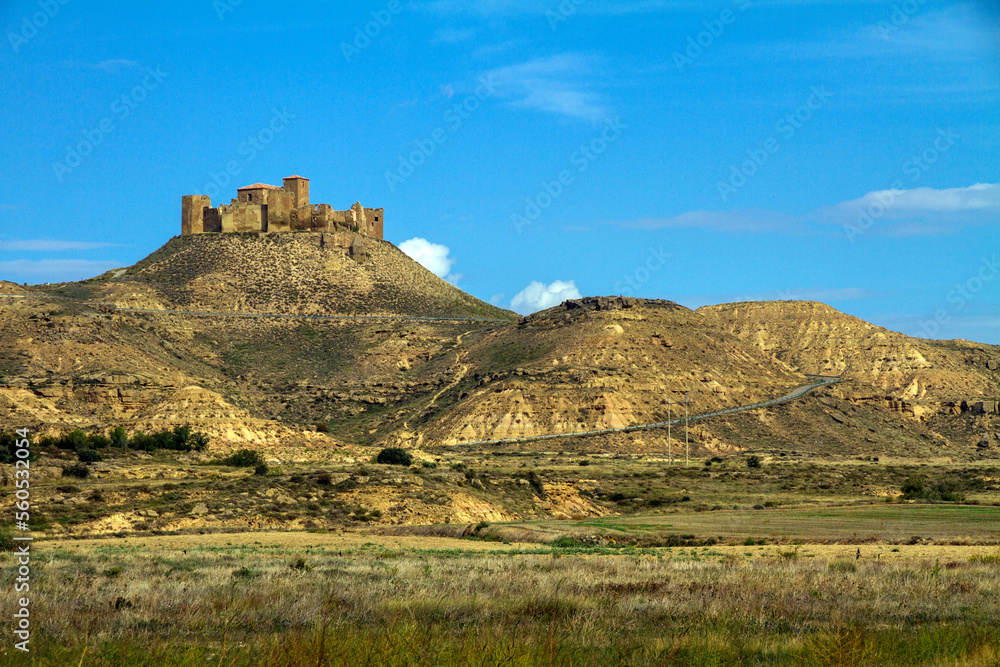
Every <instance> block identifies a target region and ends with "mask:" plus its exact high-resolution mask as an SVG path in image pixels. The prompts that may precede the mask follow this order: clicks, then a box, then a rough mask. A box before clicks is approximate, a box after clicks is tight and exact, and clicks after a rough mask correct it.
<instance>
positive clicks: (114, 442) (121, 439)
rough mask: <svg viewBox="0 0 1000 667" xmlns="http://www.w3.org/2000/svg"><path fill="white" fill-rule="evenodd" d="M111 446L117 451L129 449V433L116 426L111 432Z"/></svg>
mask: <svg viewBox="0 0 1000 667" xmlns="http://www.w3.org/2000/svg"><path fill="white" fill-rule="evenodd" d="M111 446H112V447H115V448H117V449H125V448H126V447H128V433H127V432H126V431H125V429H123V428H122V427H121V426H115V428H114V430H113V431H111Z"/></svg>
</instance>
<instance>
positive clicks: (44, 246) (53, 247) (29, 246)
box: [0, 239, 117, 252]
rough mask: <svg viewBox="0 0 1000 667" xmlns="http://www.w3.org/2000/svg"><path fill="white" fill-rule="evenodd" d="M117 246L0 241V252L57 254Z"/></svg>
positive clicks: (61, 242)
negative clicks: (65, 251)
mask: <svg viewBox="0 0 1000 667" xmlns="http://www.w3.org/2000/svg"><path fill="white" fill-rule="evenodd" d="M114 245H117V244H115V243H87V242H84V241H52V240H49V239H25V240H22V241H0V250H6V251H8V252H14V251H22V252H25V251H27V252H35V251H38V252H58V251H60V250H95V249H97V248H108V247H110V246H114Z"/></svg>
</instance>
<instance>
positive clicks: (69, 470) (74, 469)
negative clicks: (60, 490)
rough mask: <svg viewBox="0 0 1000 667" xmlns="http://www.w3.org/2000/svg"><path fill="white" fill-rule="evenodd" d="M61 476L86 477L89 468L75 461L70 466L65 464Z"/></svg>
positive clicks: (88, 475) (88, 473)
mask: <svg viewBox="0 0 1000 667" xmlns="http://www.w3.org/2000/svg"><path fill="white" fill-rule="evenodd" d="M62 476H63V477H79V478H80V479H86V478H87V477H90V468H88V467H87V466H85V465H83V464H82V463H76V464H74V465H71V466H65V467H64V468H63V469H62Z"/></svg>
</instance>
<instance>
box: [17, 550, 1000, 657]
mask: <svg viewBox="0 0 1000 667" xmlns="http://www.w3.org/2000/svg"><path fill="white" fill-rule="evenodd" d="M213 537H215V538H216V539H215V540H211V541H206V542H204V543H202V544H201V545H200V546H199V545H198V542H197V541H196V539H195V538H194V537H192V538H191V542H190V544H189V545H182V544H179V543H177V542H176V541H171V540H176V539H179V536H178V537H177V538H142V539H140V540H131V543H125V542H122V541H115V542H109V543H106V544H101V543H99V542H97V543H94V542H92V543H86V544H84V543H78V544H73V543H66V544H65V545H58V546H53V544H52V543H50V544H49V545H44V544H39V545H38V546H39V547H40V548H39V550H38V551H37V552H36V554H35V558H34V559H33V564H34V568H33V577H34V578H33V581H32V590H33V591H34V590H37V591H38V592H37V593H36V594H35V595H34V599H33V601H32V619H33V623H34V625H33V635H32V653H31V654H30V656H25V655H24V654H22V653H20V652H17V651H14V650H13V649H12V648H11V647H10V646H9V645H8V646H5V647H4V648H3V649H2V658H0V664H4V665H8V664H9V665H15V664H17V665H21V664H34V665H58V666H60V667H63V666H66V665H107V666H109V667H110V666H112V665H113V666H116V667H117V666H123V667H129V666H132V665H135V666H138V665H153V664H155V665H157V667H171V666H174V665H220V666H221V665H247V666H250V665H253V666H269V665H274V666H278V665H288V666H297V665H352V666H353V665H453V664H455V665H466V664H468V665H618V664H622V665H664V664H676V665H729V664H751V665H752V664H761V665H763V664H766V665H802V664H815V665H865V664H867V665H996V664H998V663H1000V627H998V625H997V623H996V621H995V619H996V618H997V617H998V616H1000V563H998V562H1000V556H998V555H997V550H996V549H995V548H994V547H950V548H949V550H947V551H945V550H942V551H941V552H940V554H941V557H935V554H936V553H937V552H935V551H934V550H933V549H934V547H930V546H927V545H924V546H919V547H918V546H915V547H909V546H905V545H903V546H898V547H892V549H893V551H891V552H890V553H891V554H892V555H893V556H894V557H895V558H894V559H892V560H889V559H883V560H873V559H871V558H862V559H861V560H855V559H854V558H853V557H850V553H849V551H850V550H848V553H847V554H844V553H842V552H844V551H845V547H844V546H843V545H840V546H837V547H830V546H827V547H808V546H801V547H793V546H773V545H772V546H771V547H768V548H760V547H744V546H718V547H699V548H687V549H679V548H673V549H645V550H644V549H636V548H623V549H609V548H606V547H602V548H583V547H579V546H576V547H565V548H560V547H550V546H538V545H502V544H497V545H495V550H493V549H494V545H489V546H487V545H486V544H483V543H481V542H476V543H473V542H461V541H458V540H442V541H440V542H438V541H434V540H430V539H424V540H423V541H419V540H416V539H410V540H409V541H406V540H403V541H400V540H392V539H389V538H383V537H372V538H371V539H372V540H379V542H375V541H370V542H367V541H366V542H363V541H362V539H368V538H360V539H358V538H354V539H353V540H347V539H345V540H342V541H341V542H339V543H338V542H336V541H334V540H325V541H324V540H320V539H317V540H315V542H314V543H313V544H312V545H311V546H309V547H306V546H305V545H304V543H299V544H296V545H290V544H288V543H284V544H283V543H280V542H274V543H272V542H271V541H270V540H268V538H267V537H266V536H264V535H254V536H252V537H251V538H250V539H260V540H264V542H260V541H258V542H255V543H252V544H246V543H243V544H241V543H238V540H239V537H240V536H236V535H230V536H225V538H228V539H231V540H233V543H230V544H224V543H222V542H221V540H222V539H225V538H223V536H213ZM302 537H306V536H305V535H303V536H302ZM314 537H316V538H320V537H323V536H318V535H317V536H314ZM137 542H138V543H137ZM438 544H440V545H442V546H444V545H447V546H449V547H452V548H435V546H436V545H438ZM462 544H468V545H469V547H470V548H468V549H466V548H461V547H459V548H454V547H455V546H456V545H462ZM182 547H184V548H182ZM911 549H912V550H913V551H912V553H908V550H911ZM956 549H964V550H965V551H964V552H962V551H956ZM887 551H888V549H887ZM845 555H846V556H848V558H845ZM12 578H13V575H12V574H10V570H9V569H8V570H6V571H5V573H4V577H3V579H4V581H3V591H4V593H3V597H2V599H3V604H4V607H5V609H8V610H9V609H12V608H13V606H14V600H13V597H14V594H13V592H12V590H13V581H12Z"/></svg>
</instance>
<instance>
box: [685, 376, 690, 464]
mask: <svg viewBox="0 0 1000 667" xmlns="http://www.w3.org/2000/svg"><path fill="white" fill-rule="evenodd" d="M690 458H691V447H690V445H688V395H687V392H686V391H685V392H684V465H685V466H686V465H687V464H688V460H689V459H690Z"/></svg>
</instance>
